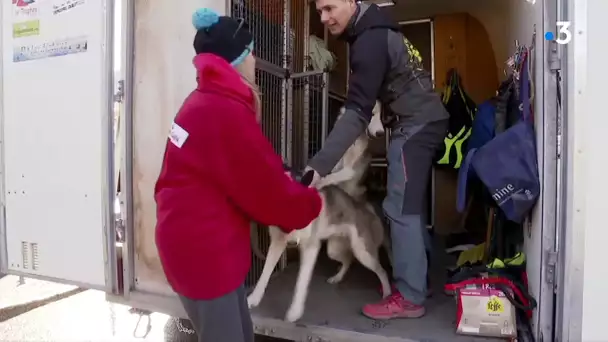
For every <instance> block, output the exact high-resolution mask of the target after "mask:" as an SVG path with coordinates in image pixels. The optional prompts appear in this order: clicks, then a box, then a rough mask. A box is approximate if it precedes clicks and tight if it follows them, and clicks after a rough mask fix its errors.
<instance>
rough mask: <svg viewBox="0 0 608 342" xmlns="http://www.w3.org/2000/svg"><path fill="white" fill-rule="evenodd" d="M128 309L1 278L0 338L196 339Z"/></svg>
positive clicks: (94, 296) (97, 296) (80, 293)
mask: <svg viewBox="0 0 608 342" xmlns="http://www.w3.org/2000/svg"><path fill="white" fill-rule="evenodd" d="M130 309H131V308H130V307H128V306H124V305H120V304H114V303H109V302H107V301H106V300H105V295H104V293H102V292H100V291H94V290H82V289H78V288H76V287H73V286H67V285H61V284H56V283H51V282H46V281H41V280H35V279H25V283H24V284H20V282H19V277H15V276H4V277H2V276H0V342H23V341H32V342H33V341H65V342H72V341H73V342H76V341H78V342H81V341H91V342H96V341H100V342H101V341H121V342H123V341H124V342H127V341H138V342H142V341H158V342H164V341H165V329H168V331H171V333H170V334H169V336H170V337H169V338H168V339H167V342H182V341H184V342H185V341H195V340H194V339H193V338H192V337H191V336H189V335H188V334H187V333H183V332H179V330H183V329H184V328H185V329H187V328H188V327H184V326H182V325H179V326H176V325H175V320H173V319H171V318H170V317H169V316H167V315H164V314H160V313H152V314H151V315H150V316H149V317H147V316H141V317H140V316H139V315H138V314H135V313H131V312H130ZM148 319H149V321H148ZM148 323H149V324H148ZM259 341H260V342H262V341H266V342H270V340H265V339H259ZM275 341H276V340H275Z"/></svg>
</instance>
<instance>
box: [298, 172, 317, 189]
mask: <svg viewBox="0 0 608 342" xmlns="http://www.w3.org/2000/svg"><path fill="white" fill-rule="evenodd" d="M314 178H315V171H314V170H308V171H307V172H306V173H305V174H304V175H303V176H302V178H300V184H302V185H304V186H310V184H311V183H312V181H313V179H314Z"/></svg>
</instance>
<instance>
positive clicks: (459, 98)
mask: <svg viewBox="0 0 608 342" xmlns="http://www.w3.org/2000/svg"><path fill="white" fill-rule="evenodd" d="M443 105H444V106H445V108H446V109H447V111H448V113H449V114H450V118H449V124H448V132H447V135H446V137H445V139H444V143H443V145H441V147H440V148H439V152H438V154H437V157H436V159H435V163H436V164H437V165H441V166H446V167H450V168H453V169H458V168H460V165H461V164H462V162H463V160H464V156H465V153H466V143H467V140H468V139H469V137H470V136H471V131H472V129H473V119H474V118H475V113H476V112H477V105H476V104H475V102H473V100H472V99H471V98H470V97H469V96H468V95H467V94H466V92H465V91H464V89H463V87H462V81H461V79H460V76H459V75H458V72H457V71H456V70H455V69H450V71H448V77H447V82H446V86H445V89H444V92H443Z"/></svg>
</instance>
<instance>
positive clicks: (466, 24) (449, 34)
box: [433, 13, 498, 103]
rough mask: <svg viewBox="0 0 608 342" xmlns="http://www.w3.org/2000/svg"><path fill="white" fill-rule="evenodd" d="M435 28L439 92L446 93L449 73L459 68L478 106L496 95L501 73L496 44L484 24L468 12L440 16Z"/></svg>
mask: <svg viewBox="0 0 608 342" xmlns="http://www.w3.org/2000/svg"><path fill="white" fill-rule="evenodd" d="M433 25H434V31H435V33H434V45H435V85H436V88H437V90H438V91H443V87H444V86H445V81H446V74H447V72H448V70H450V69H451V68H455V69H456V70H457V71H458V73H459V74H460V76H461V77H462V80H463V84H464V88H465V90H466V91H467V93H468V94H469V96H470V97H471V98H472V99H473V101H475V103H481V102H483V101H485V100H486V99H488V98H490V97H492V96H494V94H495V91H496V89H497V88H498V70H497V67H496V58H495V56H494V50H493V49H492V43H491V42H490V39H489V37H488V34H487V32H486V30H485V28H484V27H483V25H482V24H481V23H480V22H479V21H478V20H477V19H476V18H474V17H472V16H470V15H469V14H466V13H459V14H448V15H439V16H436V17H435V18H434V19H433Z"/></svg>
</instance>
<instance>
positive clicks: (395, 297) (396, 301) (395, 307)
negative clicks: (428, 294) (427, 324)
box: [363, 292, 426, 320]
mask: <svg viewBox="0 0 608 342" xmlns="http://www.w3.org/2000/svg"><path fill="white" fill-rule="evenodd" d="M425 313H426V311H425V309H424V306H422V305H416V304H413V303H410V302H409V301H407V300H406V299H405V298H403V296H402V295H401V294H400V293H399V292H394V293H393V294H392V295H390V296H388V297H386V298H385V299H383V300H381V301H380V302H379V303H374V304H367V305H366V306H364V307H363V314H364V315H365V316H367V317H369V318H371V319H377V320H388V319H393V318H419V317H422V316H424V314H425Z"/></svg>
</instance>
